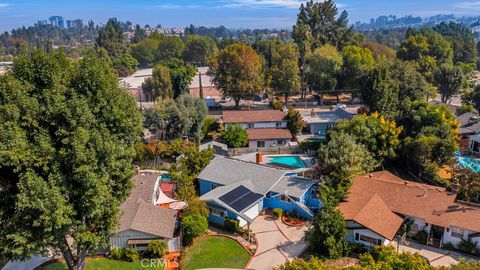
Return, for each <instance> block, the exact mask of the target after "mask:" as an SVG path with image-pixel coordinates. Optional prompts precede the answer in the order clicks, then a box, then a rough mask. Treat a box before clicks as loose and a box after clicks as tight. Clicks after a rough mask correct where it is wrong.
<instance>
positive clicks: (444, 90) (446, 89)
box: [435, 64, 464, 103]
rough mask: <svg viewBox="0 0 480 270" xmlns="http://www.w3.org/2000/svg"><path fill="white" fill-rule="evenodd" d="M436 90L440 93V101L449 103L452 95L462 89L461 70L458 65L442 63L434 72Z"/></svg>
mask: <svg viewBox="0 0 480 270" xmlns="http://www.w3.org/2000/svg"><path fill="white" fill-rule="evenodd" d="M435 80H436V82H437V84H438V92H440V94H441V95H442V102H444V103H449V102H450V100H451V99H452V97H453V96H454V95H456V94H458V93H460V91H461V90H462V87H463V81H464V78H463V72H462V69H461V68H460V67H458V66H452V65H447V64H445V65H442V66H440V68H438V70H437V71H436V73H435Z"/></svg>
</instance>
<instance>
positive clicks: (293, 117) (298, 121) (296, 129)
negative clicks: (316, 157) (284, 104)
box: [287, 108, 306, 137]
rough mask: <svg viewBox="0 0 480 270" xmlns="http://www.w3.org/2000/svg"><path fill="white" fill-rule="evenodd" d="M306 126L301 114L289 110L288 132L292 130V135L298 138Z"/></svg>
mask: <svg viewBox="0 0 480 270" xmlns="http://www.w3.org/2000/svg"><path fill="white" fill-rule="evenodd" d="M305 126H306V124H305V121H303V118H302V115H301V114H300V112H299V111H297V110H295V109H292V108H290V109H288V113H287V128H288V130H290V133H292V135H293V136H294V137H296V136H297V135H298V133H300V132H301V131H302V130H303V128H304V127H305Z"/></svg>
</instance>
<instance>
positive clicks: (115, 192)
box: [0, 51, 142, 270]
mask: <svg viewBox="0 0 480 270" xmlns="http://www.w3.org/2000/svg"><path fill="white" fill-rule="evenodd" d="M0 100H1V102H0V119H1V121H0V138H2V139H1V140H0V145H1V146H0V148H2V149H3V151H2V152H1V153H0V161H1V162H0V171H1V172H0V179H1V180H0V185H1V186H0V192H1V193H2V196H0V197H1V198H2V201H8V202H10V203H11V204H3V203H2V204H0V209H1V210H0V215H2V216H1V220H2V225H1V226H0V229H1V230H2V231H1V232H0V239H1V240H0V243H2V247H8V249H10V248H13V249H15V250H10V251H14V252H13V255H15V256H28V255H32V254H47V253H48V252H55V253H57V254H62V255H63V257H64V259H65V262H66V264H67V266H68V268H69V269H75V270H77V269H80V270H81V269H84V267H85V258H86V256H87V254H90V253H94V252H95V251H96V250H97V249H98V248H100V247H105V246H106V245H107V244H108V236H109V235H110V234H111V233H112V232H113V231H114V230H115V229H116V227H117V221H118V216H119V214H120V211H119V206H120V204H121V203H122V202H123V201H124V200H125V199H126V198H127V196H128V193H129V190H130V187H131V186H132V182H131V178H132V176H133V174H134V172H133V166H132V158H133V155H134V147H135V145H136V144H137V142H138V141H139V138H140V136H139V135H140V133H141V131H142V129H141V126H140V125H139V124H138V123H140V122H141V114H140V112H139V111H138V109H137V107H136V104H135V101H134V99H133V98H132V97H131V96H129V95H128V93H126V92H125V91H123V90H122V89H120V88H119V86H118V78H117V76H116V75H115V74H114V73H113V72H112V71H111V69H110V68H109V67H108V65H107V63H106V62H105V61H104V60H103V59H100V58H97V57H96V56H94V55H93V54H88V55H86V56H85V57H83V59H81V60H80V61H78V62H75V63H73V62H70V61H69V60H67V59H66V57H65V56H64V55H62V54H52V55H45V54H44V53H42V52H38V51H35V52H33V53H32V54H31V55H30V56H20V57H17V59H16V60H15V63H14V68H13V71H12V73H10V74H8V75H6V76H2V77H1V78H0ZM39 104H41V106H39ZM5 215H7V216H5ZM3 221H8V223H7V224H6V225H8V226H12V228H15V229H14V230H12V231H8V228H5V227H4V226H3V225H4V224H3ZM5 229H7V231H5ZM5 236H6V238H3V237H5ZM3 241H6V242H7V245H3ZM3 249H4V248H2V251H0V253H2V252H3ZM8 249H7V251H8Z"/></svg>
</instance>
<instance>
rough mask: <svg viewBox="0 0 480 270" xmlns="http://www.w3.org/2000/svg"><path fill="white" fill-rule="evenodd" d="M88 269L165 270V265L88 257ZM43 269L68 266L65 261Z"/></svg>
mask: <svg viewBox="0 0 480 270" xmlns="http://www.w3.org/2000/svg"><path fill="white" fill-rule="evenodd" d="M85 268H86V270H146V269H148V270H161V269H162V270H163V269H164V267H162V266H158V267H148V266H146V267H145V266H143V267H142V265H141V263H140V262H124V261H116V260H110V259H104V258H99V259H87V264H86V267H85ZM42 270H68V267H67V265H66V264H65V263H63V262H57V263H52V264H49V265H47V266H45V267H43V268H42Z"/></svg>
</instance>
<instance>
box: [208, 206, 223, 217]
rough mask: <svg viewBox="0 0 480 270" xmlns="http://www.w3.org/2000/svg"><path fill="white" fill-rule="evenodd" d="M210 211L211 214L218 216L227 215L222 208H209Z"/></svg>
mask: <svg viewBox="0 0 480 270" xmlns="http://www.w3.org/2000/svg"><path fill="white" fill-rule="evenodd" d="M208 211H210V214H212V215H214V216H218V217H222V218H223V217H225V212H223V211H222V210H219V209H215V208H208Z"/></svg>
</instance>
